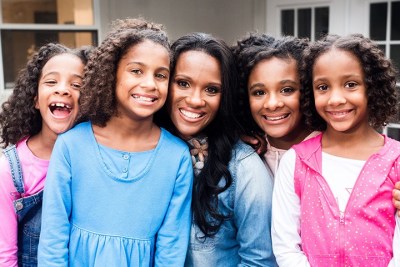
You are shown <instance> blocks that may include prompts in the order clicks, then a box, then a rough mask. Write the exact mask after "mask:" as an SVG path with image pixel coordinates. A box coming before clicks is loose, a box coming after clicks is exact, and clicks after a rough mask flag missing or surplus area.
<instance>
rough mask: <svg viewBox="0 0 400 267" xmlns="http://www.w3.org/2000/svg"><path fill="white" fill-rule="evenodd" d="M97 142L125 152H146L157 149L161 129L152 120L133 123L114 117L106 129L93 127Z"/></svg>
mask: <svg viewBox="0 0 400 267" xmlns="http://www.w3.org/2000/svg"><path fill="white" fill-rule="evenodd" d="M93 132H94V134H95V137H96V140H97V141H98V142H99V143H100V144H102V145H104V146H107V147H110V148H113V149H117V150H123V151H131V152H137V151H146V150H149V149H153V148H155V147H156V145H157V143H158V139H159V137H160V133H161V130H160V128H159V127H158V126H157V125H156V124H154V123H153V121H152V120H143V121H132V120H129V121H127V120H125V119H123V118H121V117H118V116H113V117H111V119H110V120H109V121H108V122H107V124H106V126H105V127H99V126H96V125H93Z"/></svg>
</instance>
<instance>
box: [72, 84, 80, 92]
mask: <svg viewBox="0 0 400 267" xmlns="http://www.w3.org/2000/svg"><path fill="white" fill-rule="evenodd" d="M71 87H72V88H74V89H77V90H79V89H81V87H82V84H80V83H73V84H72V85H71Z"/></svg>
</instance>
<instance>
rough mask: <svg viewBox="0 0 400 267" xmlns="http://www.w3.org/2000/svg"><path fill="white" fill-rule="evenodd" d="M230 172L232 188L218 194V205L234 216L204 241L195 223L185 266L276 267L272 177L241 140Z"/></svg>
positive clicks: (233, 154) (230, 166) (235, 151)
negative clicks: (272, 218) (272, 242)
mask: <svg viewBox="0 0 400 267" xmlns="http://www.w3.org/2000/svg"><path fill="white" fill-rule="evenodd" d="M229 170H230V173H231V175H232V185H231V186H230V187H229V188H228V189H227V190H225V191H224V192H222V193H221V194H219V195H218V200H219V202H218V203H219V209H220V211H221V212H222V213H223V214H225V215H226V214H230V215H231V216H230V217H229V219H227V220H226V221H224V222H223V224H222V225H221V228H220V229H219V231H218V232H217V233H216V235H215V236H214V237H211V238H201V237H203V234H202V232H201V230H200V229H199V228H198V227H197V226H196V225H195V224H194V223H193V224H192V227H191V236H190V245H189V249H188V254H187V256H186V262H185V266H194V267H203V266H204V267H208V266H216V267H218V266H223V267H229V266H276V262H275V257H274V255H273V253H272V244H271V199H272V187H273V179H272V174H271V172H270V171H269V170H267V169H266V167H265V165H264V163H263V162H262V160H261V159H260V157H259V156H258V155H257V154H256V153H255V152H254V150H253V149H252V148H251V147H250V146H248V145H246V144H244V143H243V142H241V141H239V142H238V143H237V144H236V145H235V147H234V151H233V153H232V158H231V160H230V163H229ZM224 182H225V181H224V180H222V182H221V183H224Z"/></svg>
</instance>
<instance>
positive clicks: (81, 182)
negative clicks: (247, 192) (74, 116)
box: [39, 123, 193, 267]
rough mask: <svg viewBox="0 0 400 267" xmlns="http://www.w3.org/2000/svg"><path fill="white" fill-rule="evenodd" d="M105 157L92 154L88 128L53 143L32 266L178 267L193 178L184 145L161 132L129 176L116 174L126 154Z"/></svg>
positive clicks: (188, 219) (186, 237)
mask: <svg viewBox="0 0 400 267" xmlns="http://www.w3.org/2000/svg"><path fill="white" fill-rule="evenodd" d="M101 151H103V152H101ZM109 152H110V151H108V152H107V151H105V150H102V149H100V148H99V145H98V144H97V142H96V140H95V137H94V135H93V131H92V128H91V124H90V123H82V124H79V125H77V126H76V127H75V128H73V129H72V130H70V131H68V132H66V133H64V134H62V135H60V136H59V137H58V139H57V141H56V144H55V147H54V150H53V153H52V157H51V160H50V166H49V171H48V176H47V180H46V185H45V188H46V190H45V193H44V201H43V224H42V232H41V237H40V242H39V266H46V267H48V266H74V267H80V266H85V267H86V266H91V267H97V266H120V267H127V266H153V265H154V266H174V267H175V266H182V265H183V262H184V259H185V255H186V251H187V246H188V240H189V233H190V223H191V215H190V202H191V186H192V179H193V169H192V165H191V159H190V154H189V150H188V147H187V145H186V144H185V143H184V142H183V141H182V140H180V139H178V138H177V137H174V136H173V135H171V134H170V133H169V132H167V131H166V130H164V129H162V131H161V136H160V139H159V142H158V144H157V146H156V148H155V149H154V150H152V151H149V154H147V156H146V155H144V156H145V157H147V162H146V163H145V164H143V163H141V164H142V165H141V166H142V167H141V170H137V171H136V170H135V171H133V172H131V171H130V170H127V172H125V170H124V168H122V169H121V167H123V166H124V164H125V163H124V160H127V159H126V158H127V156H124V155H128V154H129V153H128V152H124V151H114V152H115V155H116V157H117V158H114V159H110V160H106V159H105V158H104V156H105V155H106V154H107V155H108V156H110V155H112V154H113V153H109ZM102 153H103V154H102ZM104 153H106V154H104ZM144 154H146V153H144ZM121 158H122V159H123V160H121ZM118 162H120V163H118ZM111 163H112V164H111ZM126 166H128V165H126ZM125 173H127V176H126V177H123V176H124V174H125Z"/></svg>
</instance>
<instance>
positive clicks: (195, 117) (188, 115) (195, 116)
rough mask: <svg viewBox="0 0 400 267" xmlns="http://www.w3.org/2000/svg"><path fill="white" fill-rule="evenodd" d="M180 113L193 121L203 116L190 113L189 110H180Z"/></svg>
mask: <svg viewBox="0 0 400 267" xmlns="http://www.w3.org/2000/svg"><path fill="white" fill-rule="evenodd" d="M180 112H181V113H182V114H183V115H185V116H186V117H188V118H191V119H197V118H200V117H201V114H199V113H193V112H190V111H187V110H183V109H180Z"/></svg>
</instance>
